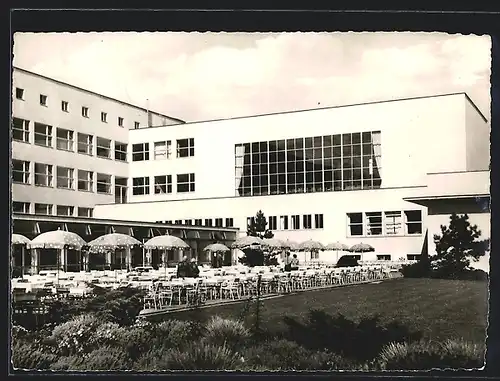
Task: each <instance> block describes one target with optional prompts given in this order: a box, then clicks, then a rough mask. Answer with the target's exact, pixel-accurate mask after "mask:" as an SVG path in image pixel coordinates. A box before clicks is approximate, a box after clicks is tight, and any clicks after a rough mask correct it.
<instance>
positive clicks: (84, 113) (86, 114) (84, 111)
mask: <svg viewBox="0 0 500 381" xmlns="http://www.w3.org/2000/svg"><path fill="white" fill-rule="evenodd" d="M82 116H83V117H84V118H88V117H89V108H88V107H85V106H82Z"/></svg>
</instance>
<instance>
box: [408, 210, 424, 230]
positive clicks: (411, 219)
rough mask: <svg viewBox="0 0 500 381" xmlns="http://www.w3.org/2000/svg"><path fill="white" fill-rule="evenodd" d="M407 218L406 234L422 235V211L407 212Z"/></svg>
mask: <svg viewBox="0 0 500 381" xmlns="http://www.w3.org/2000/svg"><path fill="white" fill-rule="evenodd" d="M405 216H406V234H422V211H420V210H407V211H405Z"/></svg>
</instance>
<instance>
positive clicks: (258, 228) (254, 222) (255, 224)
mask: <svg viewBox="0 0 500 381" xmlns="http://www.w3.org/2000/svg"><path fill="white" fill-rule="evenodd" d="M247 235H248V236H252V237H259V238H273V237H274V234H273V232H272V231H271V230H269V229H267V219H266V216H265V215H264V213H262V210H259V211H258V212H257V214H256V215H255V217H254V218H252V219H251V220H250V223H249V224H248V227H247Z"/></svg>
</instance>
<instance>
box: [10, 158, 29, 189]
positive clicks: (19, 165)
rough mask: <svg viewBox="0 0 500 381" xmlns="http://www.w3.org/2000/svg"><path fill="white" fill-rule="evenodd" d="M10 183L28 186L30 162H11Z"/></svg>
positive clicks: (14, 160)
mask: <svg viewBox="0 0 500 381" xmlns="http://www.w3.org/2000/svg"><path fill="white" fill-rule="evenodd" d="M12 181H13V182H15V183H21V184H30V162H29V161H24V160H16V159H13V160H12Z"/></svg>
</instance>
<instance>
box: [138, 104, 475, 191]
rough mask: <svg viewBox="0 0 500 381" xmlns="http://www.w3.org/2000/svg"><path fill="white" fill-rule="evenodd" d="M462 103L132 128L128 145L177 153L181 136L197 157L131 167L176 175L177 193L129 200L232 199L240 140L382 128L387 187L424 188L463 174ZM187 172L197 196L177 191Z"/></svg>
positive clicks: (341, 109)
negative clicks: (168, 144) (434, 177)
mask: <svg viewBox="0 0 500 381" xmlns="http://www.w3.org/2000/svg"><path fill="white" fill-rule="evenodd" d="M464 98H465V95H463V94H457V95H450V96H439V97H429V98H422V99H413V100H401V101H394V102H382V103H374V104H366V105H359V106H346V107H338V108H330V109H318V110H311V111H304V112H292V113H282V114H275V115H265V116H256V117H249V118H239V119H228V120H221V121H210V122H200V123H186V124H184V125H176V126H167V127H158V128H150V129H140V130H135V131H131V132H130V142H131V143H143V142H149V143H150V149H151V151H152V147H153V142H155V141H161V140H171V141H172V147H173V151H172V152H173V155H174V156H175V140H176V139H182V138H194V139H195V156H194V157H193V158H181V159H176V158H173V159H170V160H162V161H154V160H150V161H149V162H132V163H131V165H130V176H131V177H140V176H154V175H166V174H172V175H173V179H174V193H173V194H169V195H154V194H150V195H146V196H133V197H132V199H131V201H153V200H181V199H191V198H202V197H203V198H205V197H206V198H210V197H231V196H234V195H235V180H234V145H235V144H238V143H244V142H254V141H260V140H264V139H265V140H274V139H284V138H297V137H304V136H317V135H325V134H336V133H346V132H363V131H377V130H381V131H382V136H381V139H382V178H383V180H382V186H383V187H388V188H391V187H401V186H416V185H423V184H424V183H425V176H426V174H427V173H428V172H440V171H444V170H447V171H457V170H465V167H466V162H465V157H464V155H463V151H464V149H465V122H464V112H463V110H464ZM437 155H439V159H437V157H438V156H437ZM151 158H152V154H151ZM189 172H192V173H195V175H196V191H195V192H194V193H180V194H177V193H175V175H176V174H178V173H189Z"/></svg>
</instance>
